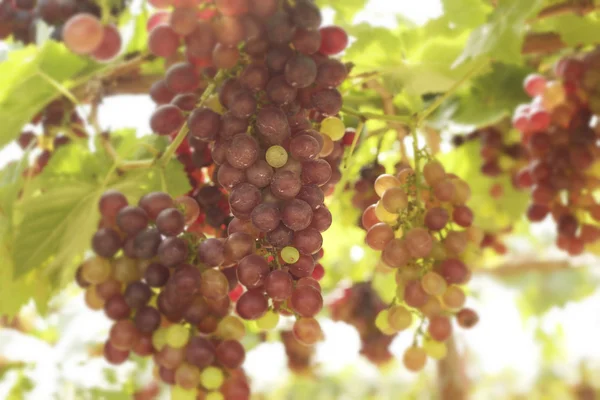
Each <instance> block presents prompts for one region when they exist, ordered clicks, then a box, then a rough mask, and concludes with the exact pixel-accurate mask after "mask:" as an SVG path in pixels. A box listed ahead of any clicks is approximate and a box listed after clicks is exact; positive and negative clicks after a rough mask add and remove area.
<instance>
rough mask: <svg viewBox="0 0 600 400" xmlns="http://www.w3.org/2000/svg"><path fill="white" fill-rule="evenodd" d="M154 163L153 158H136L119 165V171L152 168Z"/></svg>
mask: <svg viewBox="0 0 600 400" xmlns="http://www.w3.org/2000/svg"><path fill="white" fill-rule="evenodd" d="M152 164H154V160H153V159H148V160H136V161H125V162H122V163H120V164H119V165H118V167H117V169H118V170H119V171H132V170H134V169H144V168H150V167H151V166H152Z"/></svg>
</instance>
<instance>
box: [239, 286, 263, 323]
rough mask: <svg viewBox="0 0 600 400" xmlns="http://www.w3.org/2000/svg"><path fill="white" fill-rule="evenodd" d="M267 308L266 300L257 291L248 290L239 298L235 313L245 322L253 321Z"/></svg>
mask: <svg viewBox="0 0 600 400" xmlns="http://www.w3.org/2000/svg"><path fill="white" fill-rule="evenodd" d="M268 307H269V303H268V302H267V299H266V298H265V296H264V295H263V294H262V292H261V291H260V290H258V289H254V290H248V291H247V292H245V293H244V294H242V295H241V296H240V298H239V299H238V301H237V304H236V311H237V313H238V314H239V316H240V317H242V318H243V319H246V320H255V319H258V318H260V317H262V316H263V315H264V314H265V313H266V312H267V309H268Z"/></svg>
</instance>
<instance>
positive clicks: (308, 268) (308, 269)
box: [288, 254, 315, 278]
mask: <svg viewBox="0 0 600 400" xmlns="http://www.w3.org/2000/svg"><path fill="white" fill-rule="evenodd" d="M288 267H289V272H290V273H291V274H292V275H293V276H295V277H296V278H306V277H309V276H311V275H312V273H313V270H314V269H315V260H314V259H313V258H312V257H311V256H308V255H306V254H301V255H300V257H299V258H298V261H296V262H295V263H294V264H291V265H288Z"/></svg>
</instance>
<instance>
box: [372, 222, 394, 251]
mask: <svg viewBox="0 0 600 400" xmlns="http://www.w3.org/2000/svg"><path fill="white" fill-rule="evenodd" d="M392 239H394V231H393V230H392V228H391V227H390V226H389V225H387V224H385V223H382V222H380V223H378V224H375V225H373V226H372V227H371V228H370V229H369V231H368V232H367V236H366V237H365V243H366V244H367V245H368V246H369V247H370V248H372V249H373V250H377V251H382V250H383V249H384V248H385V247H386V245H387V244H388V243H389V242H390V241H391V240H392Z"/></svg>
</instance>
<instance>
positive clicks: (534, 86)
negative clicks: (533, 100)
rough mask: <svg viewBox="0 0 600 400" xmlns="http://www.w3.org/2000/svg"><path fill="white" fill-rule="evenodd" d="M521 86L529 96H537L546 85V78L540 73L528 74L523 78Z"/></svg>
mask: <svg viewBox="0 0 600 400" xmlns="http://www.w3.org/2000/svg"><path fill="white" fill-rule="evenodd" d="M523 86H524V89H525V92H527V94H528V95H529V96H531V97H535V96H539V95H541V94H542V93H543V92H544V89H545V87H546V78H544V77H543V76H542V75H538V74H530V75H528V76H527V77H526V78H525V81H524V84H523Z"/></svg>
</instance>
